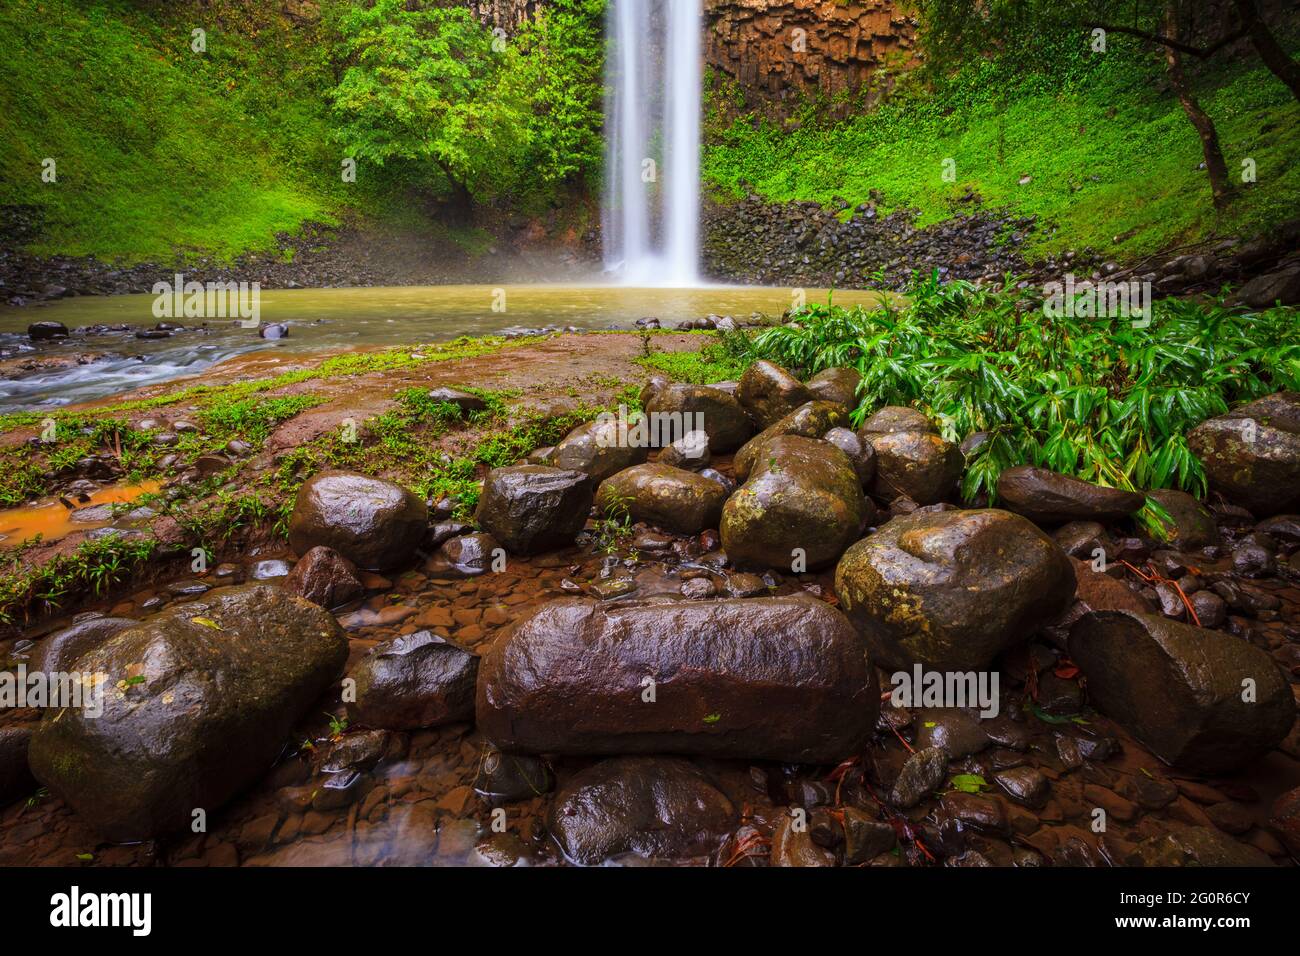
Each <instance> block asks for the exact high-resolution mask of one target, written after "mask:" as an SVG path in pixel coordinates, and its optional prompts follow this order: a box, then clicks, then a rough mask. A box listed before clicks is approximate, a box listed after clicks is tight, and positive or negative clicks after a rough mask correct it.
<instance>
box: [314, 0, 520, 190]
mask: <svg viewBox="0 0 1300 956" xmlns="http://www.w3.org/2000/svg"><path fill="white" fill-rule="evenodd" d="M338 29H339V31H340V33H341V35H342V37H343V49H344V53H345V57H346V60H347V62H348V63H350V65H349V66H348V68H347V71H346V72H345V73H344V74H343V78H342V79H341V80H340V81H339V84H338V86H336V87H335V88H334V89H333V91H332V92H331V97H332V99H333V102H334V109H335V111H336V113H337V115H338V117H339V119H340V120H341V122H342V125H341V126H340V127H339V128H338V129H337V130H336V131H335V135H336V137H337V138H338V140H339V142H341V143H342V144H343V145H344V148H345V149H347V150H348V151H349V152H350V153H351V154H352V155H353V156H355V157H356V158H357V159H365V160H370V161H372V162H374V163H376V164H378V165H380V166H382V165H384V164H385V163H387V162H389V161H392V160H406V161H409V162H413V163H417V164H420V163H429V164H431V165H432V166H433V167H435V168H436V169H438V170H440V171H441V172H442V174H443V176H445V177H446V182H447V184H448V185H449V186H450V187H451V188H452V190H456V191H459V190H468V191H469V192H470V193H472V194H473V195H474V196H475V197H476V198H480V199H484V198H490V197H491V196H493V195H495V194H497V193H498V192H499V191H500V190H501V189H502V188H504V187H505V186H506V185H508V184H509V182H510V178H511V173H512V172H513V170H512V169H511V168H510V164H509V162H508V159H509V158H512V157H515V156H517V155H519V154H520V153H521V152H522V143H523V141H524V139H525V136H526V129H525V126H524V108H525V100H524V98H523V97H522V95H520V94H521V93H522V91H520V90H517V89H513V88H511V87H508V86H506V85H504V84H501V83H500V82H498V77H499V73H500V67H499V64H498V63H497V59H498V55H499V56H500V57H501V58H503V59H513V58H514V56H515V55H516V54H515V53H513V52H512V49H511V48H510V47H509V46H508V45H507V44H504V43H500V44H499V46H500V47H501V49H500V50H499V51H498V50H497V49H494V43H493V36H492V34H490V33H489V32H488V31H487V30H485V29H484V28H483V26H482V25H481V24H480V23H479V22H478V21H477V20H476V19H475V18H474V16H473V14H471V13H470V11H469V9H468V8H466V7H424V8H421V7H412V6H411V5H410V4H408V3H407V2H406V0H375V2H374V3H373V4H372V5H356V6H350V7H347V8H346V9H345V10H344V12H343V13H342V15H341V17H340V19H339V22H338ZM503 159H504V160H507V161H506V162H503Z"/></svg>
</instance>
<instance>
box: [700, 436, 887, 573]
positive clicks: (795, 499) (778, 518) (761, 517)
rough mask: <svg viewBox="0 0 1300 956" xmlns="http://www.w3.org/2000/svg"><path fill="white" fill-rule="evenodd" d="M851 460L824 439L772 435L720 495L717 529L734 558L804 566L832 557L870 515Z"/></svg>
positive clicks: (761, 564)
mask: <svg viewBox="0 0 1300 956" xmlns="http://www.w3.org/2000/svg"><path fill="white" fill-rule="evenodd" d="M874 513H875V509H874V507H873V506H872V505H871V504H870V502H868V501H867V499H866V497H865V496H864V495H863V494H862V485H861V483H860V482H859V481H858V473H857V471H856V470H855V469H854V467H853V463H852V462H850V461H849V458H848V456H847V455H846V454H844V452H842V451H840V450H839V449H838V448H836V447H835V446H834V445H831V444H829V443H828V442H824V441H819V440H817V439H815V438H804V437H802V436H799V435H779V436H777V437H776V438H773V439H771V440H770V441H768V442H767V444H766V446H765V448H764V450H763V454H762V455H761V456H760V457H759V459H758V461H757V462H756V463H755V465H754V468H753V471H751V472H750V475H749V480H748V481H746V482H745V484H744V485H742V486H741V487H740V488H738V489H736V491H735V492H734V493H733V494H732V496H731V497H730V498H728V499H727V503H726V505H725V506H724V507H723V509H722V523H721V526H720V528H719V531H720V532H721V535H722V546H723V548H724V549H725V550H726V552H727V554H728V555H729V556H730V558H731V559H732V561H734V562H735V563H736V564H738V565H742V566H743V565H749V566H757V567H781V568H791V567H793V566H795V564H796V563H798V564H801V566H802V567H803V568H804V569H806V570H809V571H812V570H816V569H817V568H820V567H825V566H826V565H827V564H830V563H831V562H833V561H834V560H835V559H836V558H838V557H839V556H840V555H841V554H843V553H844V549H845V548H847V547H848V546H849V544H850V543H852V542H853V541H855V540H857V537H858V535H860V534H861V533H862V529H863V528H864V527H865V526H866V525H867V524H869V523H870V521H871V520H872V519H873V518H874Z"/></svg>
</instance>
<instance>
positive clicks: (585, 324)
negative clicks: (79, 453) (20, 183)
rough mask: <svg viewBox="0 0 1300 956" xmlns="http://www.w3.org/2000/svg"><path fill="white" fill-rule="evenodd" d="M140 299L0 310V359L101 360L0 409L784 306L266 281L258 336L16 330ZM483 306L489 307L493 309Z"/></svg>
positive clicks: (761, 297) (772, 294)
mask: <svg viewBox="0 0 1300 956" xmlns="http://www.w3.org/2000/svg"><path fill="white" fill-rule="evenodd" d="M805 291H806V295H807V300H808V301H809V302H817V301H825V298H826V296H827V292H826V290H824V289H808V290H805ZM878 296H879V294H878V293H875V292H863V291H842V290H836V291H835V301H836V302H837V303H840V304H841V305H851V304H854V303H857V302H861V303H868V304H874V303H875V302H877V301H878ZM153 303H154V297H153V296H151V295H126V296H108V297H83V298H71V299H62V300H60V301H58V302H56V303H53V304H51V305H48V306H44V307H41V308H39V309H32V308H13V307H9V308H0V356H3V355H17V356H18V357H23V356H25V355H28V354H29V353H28V352H27V350H28V349H31V350H32V351H31V353H30V354H31V355H34V356H41V357H44V356H60V355H62V356H73V355H78V354H84V353H96V354H99V355H102V356H103V357H101V358H97V359H96V360H95V361H93V362H90V363H88V364H84V365H77V364H72V365H70V366H69V367H67V368H52V369H49V370H46V371H37V372H31V373H27V372H24V373H22V374H21V375H18V376H13V377H9V378H5V377H0V412H6V411H18V410H25V409H39V408H47V407H56V406H59V405H66V404H69V403H71V402H83V401H88V400H91V399H95V398H100V397H103V396H105V395H112V394H115V393H118V392H122V391H125V390H128V389H132V388H139V387H141V386H144V385H150V384H153V383H155V382H162V381H167V380H170V379H174V378H179V377H181V376H185V375H194V374H197V373H199V372H202V371H203V370H204V369H206V368H208V367H210V366H211V365H213V364H215V363H216V362H220V361H222V360H224V359H227V358H230V357H232V356H234V355H239V354H242V353H245V352H251V351H256V350H260V349H276V348H282V349H286V350H289V351H292V352H295V353H301V352H309V351H340V350H345V349H348V348H353V347H375V346H388V345H408V344H417V343H422V342H431V341H446V340H449V339H453V338H455V337H457V336H460V335H487V334H494V333H502V332H505V333H509V332H511V331H519V330H523V329H537V328H547V327H551V328H570V327H572V328H578V329H604V328H622V329H626V328H631V327H632V325H633V324H634V323H635V322H636V320H637V319H638V318H641V317H643V316H655V317H657V318H658V319H659V321H660V322H661V323H662V325H663V327H664V328H672V327H673V326H674V325H675V324H676V323H677V322H679V321H681V320H683V319H695V318H699V317H701V316H704V315H708V314H709V313H717V314H719V315H732V316H735V317H736V318H738V319H746V318H748V317H749V316H750V315H751V314H752V313H754V312H762V313H765V314H768V315H779V314H781V313H782V312H783V311H785V310H786V309H788V308H790V306H791V304H792V292H791V290H790V289H780V288H761V287H753V286H697V287H695V288H685V289H677V288H637V287H630V286H616V285H601V286H568V285H528V286H502V287H493V286H486V285H457V286H397V287H390V288H348V289H276V290H268V291H263V292H262V294H261V319H262V325H263V326H265V325H268V324H272V323H286V324H287V325H288V329H289V335H288V337H287V338H283V339H279V340H270V339H264V338H260V337H259V335H258V330H257V329H246V328H243V327H242V326H241V325H240V324H239V322H237V321H229V320H211V321H207V322H206V323H205V322H203V321H202V320H194V319H190V320H186V319H181V320H179V321H180V322H181V323H185V324H187V325H188V326H191V328H187V330H185V331H182V332H176V333H174V334H172V335H171V336H169V337H167V338H161V339H138V338H136V337H135V336H134V334H133V332H111V333H100V334H84V335H83V334H78V333H75V331H74V334H73V335H72V336H71V337H70V338H69V339H65V340H61V341H59V342H55V343H39V344H37V345H35V346H34V345H33V344H32V343H30V342H29V341H28V338H27V334H26V329H27V326H28V324H29V323H32V322H36V321H56V322H62V323H64V324H65V325H66V326H67V327H68V328H69V329H73V330H75V329H76V328H78V327H85V326H104V325H114V324H123V323H124V324H127V325H131V326H132V327H133V328H150V327H152V326H153V325H155V324H156V322H157V319H156V318H155V317H154V315H153V312H152V307H153ZM494 310H495V311H494Z"/></svg>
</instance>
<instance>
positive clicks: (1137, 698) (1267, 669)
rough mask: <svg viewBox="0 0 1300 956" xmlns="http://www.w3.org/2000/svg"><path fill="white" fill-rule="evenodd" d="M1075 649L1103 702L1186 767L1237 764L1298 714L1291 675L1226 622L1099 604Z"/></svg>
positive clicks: (1276, 738) (1209, 769)
mask: <svg viewBox="0 0 1300 956" xmlns="http://www.w3.org/2000/svg"><path fill="white" fill-rule="evenodd" d="M1069 649H1070V657H1071V659H1072V660H1073V661H1074V662H1075V663H1076V664H1078V665H1079V668H1080V670H1082V671H1083V675H1084V677H1085V678H1087V681H1088V696H1089V697H1090V698H1091V700H1092V703H1093V704H1094V705H1095V706H1096V708H1097V709H1098V710H1100V711H1101V712H1102V713H1103V714H1105V715H1106V716H1108V717H1110V718H1112V719H1114V720H1116V721H1118V722H1119V723H1120V724H1121V725H1122V726H1123V727H1124V728H1125V729H1127V730H1128V731H1129V732H1130V733H1131V734H1133V736H1134V737H1136V738H1137V739H1138V740H1140V741H1142V743H1144V744H1145V745H1146V746H1147V747H1148V748H1150V750H1151V752H1152V753H1154V754H1155V755H1156V756H1157V757H1159V758H1160V759H1161V760H1163V761H1165V762H1166V763H1168V764H1171V765H1173V766H1175V767H1178V768H1179V769H1182V770H1189V771H1192V772H1194V773H1202V774H1218V773H1226V772H1228V771H1230V770H1235V769H1237V768H1239V767H1242V766H1244V765H1245V764H1248V763H1250V762H1251V761H1253V760H1256V759H1258V758H1259V757H1261V756H1263V755H1264V754H1265V753H1267V752H1268V751H1269V750H1271V749H1272V748H1273V747H1275V746H1277V745H1278V744H1279V743H1280V742H1281V741H1282V739H1283V738H1285V737H1286V735H1287V733H1288V732H1290V730H1291V725H1292V724H1293V723H1294V722H1295V714H1296V708H1295V700H1294V698H1293V697H1292V696H1291V685H1290V684H1289V683H1287V680H1286V677H1285V676H1284V675H1283V674H1282V672H1281V671H1280V670H1279V669H1278V667H1277V665H1276V664H1274V663H1273V661H1272V659H1271V658H1270V657H1269V656H1268V655H1267V654H1266V653H1264V652H1263V651H1261V650H1260V649H1259V648H1257V647H1254V646H1253V645H1251V644H1248V643H1247V642H1246V641H1243V640H1241V639H1240V638H1238V637H1234V636H1232V635H1230V634H1225V633H1223V632H1222V631H1211V630H1207V629H1205V628H1200V627H1193V626H1192V625H1190V624H1182V623H1179V622H1178V621H1172V620H1170V619H1169V618H1167V617H1163V616H1161V615H1158V614H1138V613H1135V612H1133V611H1093V612H1092V613H1090V614H1086V615H1084V616H1083V617H1082V618H1080V619H1079V620H1078V621H1076V622H1075V623H1074V625H1073V626H1072V627H1071V628H1070V641H1069ZM1243 698H1247V699H1243Z"/></svg>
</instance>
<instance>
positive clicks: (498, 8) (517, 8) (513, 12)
mask: <svg viewBox="0 0 1300 956" xmlns="http://www.w3.org/2000/svg"><path fill="white" fill-rule="evenodd" d="M468 5H469V8H470V10H472V11H473V13H474V16H476V17H478V18H479V20H480V21H481V22H483V23H485V24H487V25H488V26H491V27H500V28H501V29H503V30H505V31H506V33H508V34H514V32H515V31H516V30H518V29H519V27H520V25H522V24H523V22H524V21H525V20H528V19H531V18H532V16H533V15H534V14H535V13H536V12H537V11H538V10H539V9H540V8H541V7H542V6H544V4H543V3H542V2H541V0H468Z"/></svg>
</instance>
